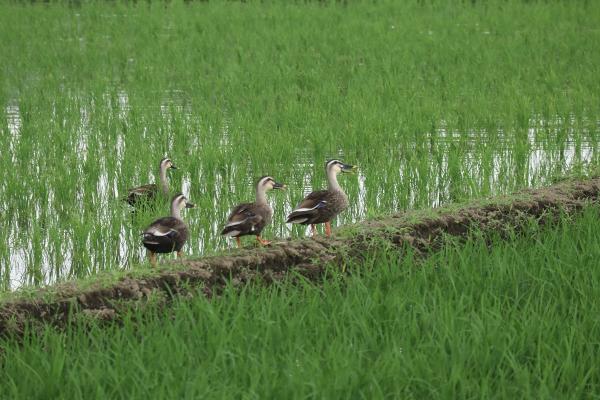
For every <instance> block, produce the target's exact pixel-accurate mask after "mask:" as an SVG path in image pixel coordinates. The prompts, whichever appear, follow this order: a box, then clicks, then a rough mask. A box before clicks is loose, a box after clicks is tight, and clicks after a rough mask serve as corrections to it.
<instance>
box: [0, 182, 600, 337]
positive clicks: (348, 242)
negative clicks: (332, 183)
mask: <svg viewBox="0 0 600 400" xmlns="http://www.w3.org/2000/svg"><path fill="white" fill-rule="evenodd" d="M599 201H600V178H594V179H588V180H584V181H566V182H562V183H559V184H556V185H553V186H550V187H546V188H541V189H533V190H525V191H522V192H519V193H517V194H515V195H512V196H502V197H497V198H493V199H487V200H484V201H482V202H480V203H479V204H472V205H469V206H465V207H463V208H458V209H450V208H441V209H436V210H427V211H410V212H402V213H395V214H392V215H389V216H387V217H384V218H379V219H374V220H368V221H364V222H362V223H359V224H356V225H353V226H352V227H350V229H345V230H341V231H340V233H339V234H337V235H334V236H333V237H332V238H324V237H319V238H316V239H299V240H281V241H277V242H274V243H273V244H272V245H271V246H269V247H266V248H254V249H242V250H237V251H234V252H233V253H232V254H230V255H224V256H214V257H205V258H199V259H190V260H185V261H183V262H181V261H177V262H173V263H172V264H170V265H168V269H166V270H162V271H160V272H157V273H155V274H152V275H150V276H145V277H142V278H140V277H132V276H128V277H125V278H122V279H121V280H120V281H118V282H115V283H113V284H112V285H110V286H108V287H101V286H100V285H98V286H97V287H91V288H86V289H81V288H78V287H77V284H76V283H67V284H63V285H57V286H55V287H54V288H53V293H55V295H53V296H51V300H45V299H44V298H43V297H44V296H43V292H44V290H43V289H40V296H37V297H35V298H33V299H32V298H27V299H20V300H13V301H9V302H5V303H4V304H0V335H7V334H16V335H17V336H19V335H21V334H22V333H23V331H24V329H25V326H26V325H28V324H43V323H49V324H52V325H55V326H57V327H63V326H65V324H67V322H68V320H69V318H71V317H72V316H73V315H74V313H78V314H80V315H83V316H84V317H85V318H91V319H95V320H99V321H115V320H119V319H120V317H121V315H122V313H124V312H127V310H128V308H130V307H131V306H132V305H135V304H140V302H145V301H148V300H150V299H152V300H154V301H159V302H163V303H167V302H168V301H169V300H171V299H172V298H173V297H175V296H193V295H196V294H197V293H201V294H202V295H204V296H206V297H210V296H213V295H214V294H215V293H216V294H218V293H219V292H220V291H221V290H222V288H223V287H224V286H225V285H226V284H232V285H234V286H236V287H237V286H243V285H245V284H247V283H248V282H252V281H257V282H261V283H264V284H271V283H274V282H277V281H281V280H282V279H285V278H288V277H290V276H291V277H298V278H300V277H303V278H304V279H309V280H313V281H318V280H319V279H322V277H323V274H324V268H325V265H340V266H343V265H345V264H346V263H347V261H348V260H349V259H354V260H360V259H361V258H362V257H364V254H366V253H367V252H368V251H373V250H377V249H382V248H384V249H388V250H389V249H392V250H393V249H398V250H399V251H400V249H403V248H405V247H406V246H410V247H412V248H414V249H415V250H417V252H418V253H420V254H423V255H426V254H427V253H429V252H431V251H435V250H436V249H437V248H439V247H440V246H442V245H443V243H444V238H445V237H447V236H451V237H455V238H456V237H458V238H461V237H465V236H467V235H468V234H469V233H471V232H474V231H477V232H480V233H481V234H483V235H486V234H488V235H489V234H491V233H494V234H496V233H500V234H502V233H503V232H505V233H509V232H518V231H519V230H522V229H523V228H524V227H525V226H526V225H527V224H530V223H531V221H532V220H535V221H536V222H537V223H539V224H541V225H543V224H545V223H547V222H549V221H551V220H555V219H557V218H558V217H559V216H560V215H561V214H562V215H565V214H566V215H570V214H575V213H577V212H579V211H580V210H581V209H582V208H583V207H585V205H586V204H589V203H597V202H599ZM157 299H158V300H157Z"/></svg>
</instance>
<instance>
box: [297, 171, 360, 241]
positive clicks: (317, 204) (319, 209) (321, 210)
mask: <svg viewBox="0 0 600 400" xmlns="http://www.w3.org/2000/svg"><path fill="white" fill-rule="evenodd" d="M354 170H356V166H354V165H349V164H344V163H343V162H341V161H339V160H329V161H327V162H326V163H325V172H326V173H327V190H318V191H315V192H312V193H310V194H309V195H308V196H306V197H305V198H304V200H302V201H301V202H300V203H299V204H298V206H296V208H295V209H294V210H293V211H292V213H291V214H290V215H289V216H288V219H287V223H291V224H302V225H308V224H310V228H311V230H312V235H313V237H315V236H316V235H317V229H316V227H315V224H321V223H323V222H324V223H325V234H326V235H327V236H331V220H332V219H333V218H334V217H335V216H336V215H338V214H339V213H341V212H342V211H344V210H345V209H346V208H348V196H346V193H344V191H343V190H342V188H341V186H340V185H339V183H338V181H337V175H338V174H339V173H340V172H353V171H354Z"/></svg>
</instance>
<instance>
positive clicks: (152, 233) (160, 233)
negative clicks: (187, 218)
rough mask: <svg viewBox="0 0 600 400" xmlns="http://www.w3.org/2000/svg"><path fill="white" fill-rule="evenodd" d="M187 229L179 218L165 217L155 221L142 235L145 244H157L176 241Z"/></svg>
mask: <svg viewBox="0 0 600 400" xmlns="http://www.w3.org/2000/svg"><path fill="white" fill-rule="evenodd" d="M182 228H185V224H183V222H182V221H180V220H178V219H177V218H173V217H164V218H160V219H157V220H156V221H154V222H153V223H152V224H150V226H149V227H148V228H146V230H145V231H144V232H143V233H142V235H143V236H144V238H143V239H142V242H144V243H157V242H163V241H165V240H168V241H176V240H178V239H179V238H180V237H181V235H182V233H183V232H182V231H183V229H182Z"/></svg>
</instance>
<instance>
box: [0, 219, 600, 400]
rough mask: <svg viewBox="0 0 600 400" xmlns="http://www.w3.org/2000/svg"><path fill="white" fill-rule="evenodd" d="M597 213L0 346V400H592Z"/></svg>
mask: <svg viewBox="0 0 600 400" xmlns="http://www.w3.org/2000/svg"><path fill="white" fill-rule="evenodd" d="M599 212H600V210H599V209H598V208H597V207H594V208H589V209H587V211H586V212H585V213H584V214H583V215H582V216H580V217H577V218H576V219H574V220H563V221H561V222H560V223H559V224H558V225H557V226H553V227H547V228H543V229H540V228H539V227H537V226H533V225H532V227H531V229H530V230H529V231H527V232H525V235H523V236H519V237H515V238H512V239H509V240H503V239H500V238H495V239H492V240H491V242H486V241H483V240H481V239H478V238H476V237H474V238H472V239H470V240H469V241H468V242H467V243H466V244H464V245H449V246H447V247H445V248H444V249H443V251H442V252H440V253H436V254H434V255H433V256H431V257H430V258H428V259H426V260H425V261H424V262H423V263H422V264H421V263H417V262H416V261H415V260H414V259H413V258H412V257H411V255H410V254H409V255H407V256H406V257H403V258H401V259H399V258H398V256H397V254H396V253H394V252H387V253H386V252H378V253H376V254H373V255H372V256H370V257H369V258H368V259H367V260H366V262H364V263H363V264H361V265H354V266H351V271H352V275H350V276H347V277H344V278H342V277H334V278H330V279H328V280H325V281H324V282H323V283H322V284H321V285H313V284H310V283H301V284H299V285H292V284H290V283H283V284H281V285H277V286H272V287H266V288H265V287H260V286H248V287H246V288H245V289H243V290H242V291H241V293H240V292H238V291H237V290H233V289H230V290H226V291H225V293H224V294H223V296H221V297H218V298H215V299H213V300H210V301H208V300H206V299H204V298H203V297H199V298H195V299H191V300H190V299H187V300H184V299H180V300H178V301H176V303H175V304H174V305H173V307H172V308H169V309H168V310H164V309H163V310H156V311H152V310H151V308H150V309H147V310H146V311H145V312H136V311H134V312H132V313H131V316H130V318H128V319H127V320H126V321H125V322H124V323H123V325H122V326H121V325H113V326H108V327H97V326H93V327H92V328H91V330H89V331H88V330H86V329H83V325H82V324H80V323H75V324H74V325H73V326H71V327H69V328H68V329H67V331H66V332H65V333H57V332H55V331H54V330H52V329H50V328H49V329H47V330H45V331H44V332H43V333H41V334H39V335H38V334H31V335H28V336H27V338H26V340H25V343H24V344H23V345H22V346H19V345H17V344H16V343H14V342H12V341H10V340H8V341H3V342H0V346H1V347H3V348H4V350H5V352H4V354H3V356H2V359H1V362H2V364H1V365H2V366H1V369H0V373H1V375H0V381H1V382H2V385H1V386H0V397H8V398H33V397H37V398H40V397H48V398H56V397H60V398H171V399H172V398H200V397H205V398H260V399H264V398H328V399H332V398H367V399H377V398H384V397H386V398H399V397H400V398H447V399H456V398H507V399H514V398H535V399H541V398H548V399H550V398H551V399H556V398H594V397H597V396H598V395H599V394H600V367H599V365H598V362H597V360H598V359H599V357H600V342H599V340H598V338H599V337H600V318H599V315H600V303H599V302H598V301H597V294H598V290H599V287H600V268H599V267H598V262H597V260H598V259H600V229H599V228H598V223H597V221H598V215H599ZM334 275H335V274H334Z"/></svg>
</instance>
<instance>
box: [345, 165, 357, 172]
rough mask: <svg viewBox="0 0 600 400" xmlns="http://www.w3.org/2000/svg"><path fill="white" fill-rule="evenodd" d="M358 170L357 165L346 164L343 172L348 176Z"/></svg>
mask: <svg viewBox="0 0 600 400" xmlns="http://www.w3.org/2000/svg"><path fill="white" fill-rule="evenodd" d="M357 170H358V167H357V166H356V165H350V164H344V165H343V166H342V172H345V173H347V174H348V173H353V172H356V171H357Z"/></svg>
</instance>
